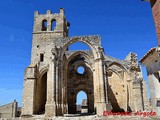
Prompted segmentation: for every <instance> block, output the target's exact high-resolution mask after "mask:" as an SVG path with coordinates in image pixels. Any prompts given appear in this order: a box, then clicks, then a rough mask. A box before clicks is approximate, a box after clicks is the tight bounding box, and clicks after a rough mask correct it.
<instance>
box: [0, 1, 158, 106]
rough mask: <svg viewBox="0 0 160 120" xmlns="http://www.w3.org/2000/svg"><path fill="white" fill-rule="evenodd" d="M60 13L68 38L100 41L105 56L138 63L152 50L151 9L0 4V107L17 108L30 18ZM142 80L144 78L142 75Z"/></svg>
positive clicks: (119, 4) (131, 4) (120, 4)
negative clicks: (87, 37)
mask: <svg viewBox="0 0 160 120" xmlns="http://www.w3.org/2000/svg"><path fill="white" fill-rule="evenodd" d="M59 8H64V9H65V15H66V18H67V20H68V21H69V22H70V23H71V26H70V29H69V30H70V31H69V35H70V36H77V35H78V36H79V35H101V37H102V46H103V47H104V49H105V54H107V55H110V56H112V57H115V58H119V59H124V58H125V56H126V55H127V54H128V53H129V52H131V51H132V52H135V53H137V54H138V59H140V58H141V57H142V56H143V55H144V54H145V53H146V52H147V51H148V50H149V49H150V48H151V47H154V46H156V45H157V37H156V32H155V27H154V23H153V17H152V13H151V8H150V4H149V3H147V2H141V0H1V4H0V15H1V16H0V41H1V42H0V51H1V57H0V96H1V97H0V105H2V104H5V103H8V102H12V101H13V100H14V99H17V101H18V102H19V104H20V106H21V97H22V88H23V77H24V69H25V68H26V67H27V66H28V65H29V64H30V56H31V42H32V30H33V14H34V11H36V10H38V11H39V12H40V13H43V14H44V13H46V11H47V10H48V9H50V10H52V12H53V13H54V12H55V13H57V12H59ZM144 77H145V79H146V78H147V77H146V74H145V73H144Z"/></svg>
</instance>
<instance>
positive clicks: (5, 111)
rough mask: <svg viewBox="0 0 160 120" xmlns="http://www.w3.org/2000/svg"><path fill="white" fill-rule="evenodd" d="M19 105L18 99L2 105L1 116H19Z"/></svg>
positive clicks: (0, 108) (0, 107) (8, 117)
mask: <svg viewBox="0 0 160 120" xmlns="http://www.w3.org/2000/svg"><path fill="white" fill-rule="evenodd" d="M17 105H18V103H17V102H16V101H14V102H12V103H9V104H6V105H3V106H0V118H7V119H11V118H15V117H17V115H18V114H17Z"/></svg>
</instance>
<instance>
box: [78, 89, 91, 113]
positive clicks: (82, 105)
mask: <svg viewBox="0 0 160 120" xmlns="http://www.w3.org/2000/svg"><path fill="white" fill-rule="evenodd" d="M76 100H77V101H76V105H77V113H88V100H87V94H86V93H85V92H84V91H80V92H78V94H77V98H76Z"/></svg>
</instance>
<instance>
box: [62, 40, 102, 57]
mask: <svg viewBox="0 0 160 120" xmlns="http://www.w3.org/2000/svg"><path fill="white" fill-rule="evenodd" d="M76 42H82V43H84V44H86V45H87V46H88V47H89V48H90V49H91V52H92V54H93V56H94V58H98V57H100V56H101V55H100V53H99V52H98V50H97V48H98V45H97V46H96V47H95V45H93V43H91V42H90V41H88V39H86V38H71V39H70V40H69V41H67V42H66V43H65V44H64V46H63V54H64V53H65V52H66V51H67V50H68V48H69V46H70V45H71V44H74V43H76ZM63 54H62V57H63Z"/></svg>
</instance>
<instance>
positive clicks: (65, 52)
mask: <svg viewBox="0 0 160 120" xmlns="http://www.w3.org/2000/svg"><path fill="white" fill-rule="evenodd" d="M52 24H56V25H55V27H52ZM69 25H70V24H69V22H67V21H66V17H65V15H64V9H60V12H59V13H55V14H52V12H51V11H50V10H48V11H47V13H46V14H39V13H38V12H35V13H34V26H33V27H34V30H33V40H32V53H31V63H30V65H29V66H28V67H27V68H26V70H25V76H24V88H23V100H22V116H25V115H31V116H32V115H40V114H42V115H44V117H45V118H51V117H53V116H62V115H64V114H76V113H77V111H76V96H77V93H78V92H79V91H84V92H85V93H86V94H87V107H88V114H98V115H102V114H103V111H106V110H112V111H139V110H141V111H143V110H144V109H145V105H146V101H147V98H146V87H145V82H144V80H143V78H142V71H141V68H140V66H139V65H138V61H137V55H136V54H135V53H129V55H127V57H126V58H125V59H124V60H118V59H115V58H113V57H110V56H106V55H105V54H104V49H103V48H102V46H101V37H100V36H72V37H70V36H68V32H69ZM75 42H83V43H84V44H86V45H88V46H89V47H90V50H85V51H83V50H79V51H70V50H69V49H68V47H69V46H70V45H71V44H73V43H75ZM79 67H83V68H84V73H83V74H80V73H78V72H77V69H78V68H79Z"/></svg>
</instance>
